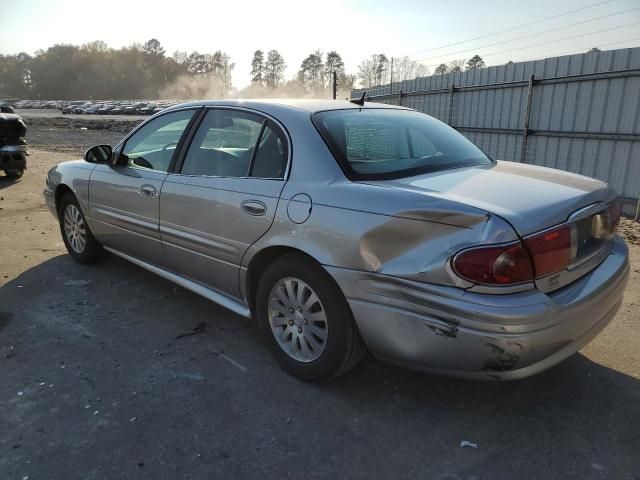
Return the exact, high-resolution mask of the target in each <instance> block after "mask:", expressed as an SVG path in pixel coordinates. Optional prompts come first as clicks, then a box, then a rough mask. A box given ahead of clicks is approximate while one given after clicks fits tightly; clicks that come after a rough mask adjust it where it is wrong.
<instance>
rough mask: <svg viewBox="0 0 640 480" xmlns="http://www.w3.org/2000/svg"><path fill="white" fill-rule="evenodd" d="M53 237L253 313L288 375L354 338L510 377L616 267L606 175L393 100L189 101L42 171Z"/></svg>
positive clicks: (612, 201)
mask: <svg viewBox="0 0 640 480" xmlns="http://www.w3.org/2000/svg"><path fill="white" fill-rule="evenodd" d="M44 196H45V199H46V202H47V204H48V205H49V208H50V209H51V212H52V213H53V214H54V215H55V216H56V217H57V218H58V219H59V222H60V230H61V233H62V238H63V239H64V242H65V244H66V246H67V249H68V251H69V254H70V255H71V256H72V257H73V258H74V259H75V260H77V261H78V262H81V263H87V264H88V263H94V262H96V261H98V260H100V259H101V258H103V257H104V256H105V254H106V253H107V252H111V253H112V254H115V255H118V256H120V257H122V258H125V259H126V260H129V261H131V262H133V263H134V264H136V265H139V266H140V267H143V268H146V269H147V270H150V271H152V272H154V273H156V274H158V275H160V276H162V277H164V278H167V279H169V280H171V281H173V282H175V283H177V284H179V285H181V286H183V287H185V288H187V289H189V290H192V291H194V292H196V293H197V294H200V295H202V296H204V297H206V298H208V299H210V300H212V301H214V302H217V303H219V304H221V305H223V306H225V307H226V308H228V309H230V310H232V311H233V312H235V313H237V314H239V315H242V316H245V317H253V318H254V319H255V320H256V322H257V324H258V326H259V328H260V330H261V332H262V334H263V337H264V340H265V342H266V344H267V345H268V347H269V348H270V350H271V352H272V353H273V355H274V356H275V358H276V359H277V360H278V362H279V363H280V364H281V365H282V366H283V367H284V368H285V369H286V370H287V371H288V372H290V373H291V374H293V375H295V376H297V377H300V378H303V379H307V380H327V379H331V378H334V377H336V376H338V375H341V374H343V373H345V372H347V371H349V370H350V369H351V368H353V367H354V366H355V365H357V363H358V362H359V361H360V360H361V359H362V357H363V356H364V355H365V353H366V352H367V351H369V352H370V353H371V354H373V355H374V356H376V357H378V358H380V359H382V360H384V361H388V362H391V363H395V364H398V365H403V366H406V367H409V368H414V369H420V370H424V371H430V372H436V373H441V374H446V375H457V376H464V377H468V378H483V379H515V378H522V377H526V376H529V375H532V374H535V373H537V372H540V371H542V370H544V369H546V368H548V367H550V366H552V365H554V364H556V363H558V362H560V361H561V360H563V359H565V358H567V357H568V356H570V355H572V354H573V353H575V352H576V351H578V350H579V349H580V348H582V347H583V346H584V345H585V344H586V343H587V342H589V341H590V340H591V339H592V338H594V336H595V335H597V334H598V332H600V331H601V330H602V329H603V328H604V327H605V326H606V325H607V323H608V322H609V321H610V320H611V319H612V318H613V317H614V315H615V313H616V311H617V310H618V308H619V306H620V302H621V300H622V294H623V291H624V287H625V283H626V281H627V277H628V270H629V264H628V255H627V248H626V246H625V244H624V242H623V241H622V240H621V239H620V237H619V236H617V235H616V230H617V227H618V223H619V218H620V205H619V203H618V201H617V195H616V193H615V192H614V191H613V190H612V189H611V188H610V187H609V186H607V185H606V184H605V183H602V182H600V181H597V180H594V179H591V178H587V177H583V176H580V175H575V174H572V173H566V172H561V171H557V170H552V169H547V168H541V167H537V166H532V165H522V164H518V163H512V162H503V161H495V160H493V159H491V158H489V157H488V156H487V155H486V154H485V153H483V152H482V151H481V150H480V149H479V148H478V147H476V146H475V145H474V144H473V143H471V142H470V141H469V140H467V139H466V138H465V137H464V136H462V135H461V134H459V133H457V132H456V131H455V130H453V129H451V128H449V127H448V126H446V125H445V124H443V123H441V122H439V121H438V120H435V119H433V118H431V117H429V116H427V115H424V114H421V113H418V112H415V111H413V110H409V109H406V108H400V107H394V106H386V105H379V104H359V103H358V102H355V103H351V102H347V101H319V100H283V101H252V100H247V101H242V100H238V101H232V100H229V101H208V102H194V103H187V104H182V105H176V106H174V107H171V108H169V109H166V110H163V111H162V112H160V113H158V114H156V115H155V116H153V117H151V118H150V119H148V120H147V121H145V122H144V123H143V124H141V125H140V126H139V127H137V128H136V129H135V130H133V131H132V132H131V133H130V134H129V135H127V136H126V137H125V138H124V139H123V140H122V141H121V142H120V143H119V144H118V145H116V146H115V147H113V148H112V147H111V146H108V145H99V146H96V147H93V148H91V149H89V150H88V151H87V152H86V154H85V159H84V160H78V161H72V162H66V163H62V164H60V165H57V166H56V167H54V168H52V169H51V170H50V171H49V173H48V175H47V184H46V188H45V190H44Z"/></svg>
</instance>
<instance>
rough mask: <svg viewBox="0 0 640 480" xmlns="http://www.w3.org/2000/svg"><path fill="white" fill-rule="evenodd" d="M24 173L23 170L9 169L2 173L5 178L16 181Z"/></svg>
mask: <svg viewBox="0 0 640 480" xmlns="http://www.w3.org/2000/svg"><path fill="white" fill-rule="evenodd" d="M23 173H24V168H9V169H7V170H5V171H4V174H5V175H6V176H7V178H12V179H14V180H15V179H18V178H20V177H21V176H22V174H23Z"/></svg>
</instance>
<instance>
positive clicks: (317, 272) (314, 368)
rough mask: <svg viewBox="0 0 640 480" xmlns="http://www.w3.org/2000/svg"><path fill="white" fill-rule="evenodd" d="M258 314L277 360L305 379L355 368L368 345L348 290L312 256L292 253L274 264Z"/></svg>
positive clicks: (261, 290) (261, 287) (263, 283)
mask: <svg viewBox="0 0 640 480" xmlns="http://www.w3.org/2000/svg"><path fill="white" fill-rule="evenodd" d="M256 317H257V320H258V322H259V326H260V328H261V330H262V334H263V337H264V338H265V340H266V342H267V344H268V345H269V347H270V349H271V351H272V353H273V355H274V356H275V358H276V360H277V361H278V362H279V363H280V365H282V367H283V368H284V369H285V370H286V371H287V372H289V373H291V374H292V375H294V376H296V377H298V378H301V379H303V380H330V379H333V378H335V377H338V376H340V375H342V374H344V373H346V372H348V371H349V370H351V369H352V368H353V367H355V366H356V365H357V364H358V363H359V362H360V360H362V358H363V357H364V355H365V353H366V347H365V345H364V342H363V341H362V338H361V337H360V334H359V332H358V329H357V327H356V325H355V322H354V320H353V317H352V315H351V310H350V309H349V305H348V304H347V301H346V299H345V298H344V295H343V294H342V292H341V291H340V289H339V288H338V286H337V285H336V284H335V282H334V281H333V279H332V278H331V277H330V276H329V274H328V273H327V272H326V271H325V270H323V269H322V268H321V267H320V266H319V265H316V264H315V263H314V262H313V261H312V260H310V259H308V258H307V257H305V256H303V255H299V254H288V255H285V256H283V257H280V258H279V259H278V260H276V261H275V262H274V263H272V264H271V265H269V267H267V269H266V270H265V271H264V273H263V274H262V277H261V278H260V281H259V284H258V289H257V292H256Z"/></svg>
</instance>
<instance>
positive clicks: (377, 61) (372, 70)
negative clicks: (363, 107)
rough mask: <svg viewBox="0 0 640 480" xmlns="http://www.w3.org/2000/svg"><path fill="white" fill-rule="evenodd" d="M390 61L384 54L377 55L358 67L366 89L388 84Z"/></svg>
mask: <svg viewBox="0 0 640 480" xmlns="http://www.w3.org/2000/svg"><path fill="white" fill-rule="evenodd" d="M390 73H391V72H390V70H389V59H388V58H387V56H386V55H385V54H384V53H380V54H378V53H375V54H373V55H371V56H370V57H369V58H366V59H364V60H363V61H362V62H360V65H358V78H359V80H360V82H361V83H362V86H363V87H365V88H368V87H373V86H375V85H382V84H383V83H385V82H388V80H389V75H390Z"/></svg>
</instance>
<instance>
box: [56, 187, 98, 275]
mask: <svg viewBox="0 0 640 480" xmlns="http://www.w3.org/2000/svg"><path fill="white" fill-rule="evenodd" d="M58 218H59V221H60V232H61V233H62V240H63V241H64V244H65V246H66V247H67V251H68V252H69V255H71V257H73V259H74V260H75V261H77V262H79V263H84V264H90V263H95V262H97V261H99V260H101V259H102V258H104V256H105V255H106V253H107V252H106V251H105V250H104V248H102V245H101V244H100V242H98V240H96V238H95V237H94V236H93V233H91V230H90V229H89V225H87V222H86V220H85V218H84V214H83V213H82V210H81V209H80V204H79V203H78V200H77V199H76V197H75V195H74V194H73V193H71V192H67V193H65V194H64V195H63V196H62V198H61V199H60V205H59V209H58Z"/></svg>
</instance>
